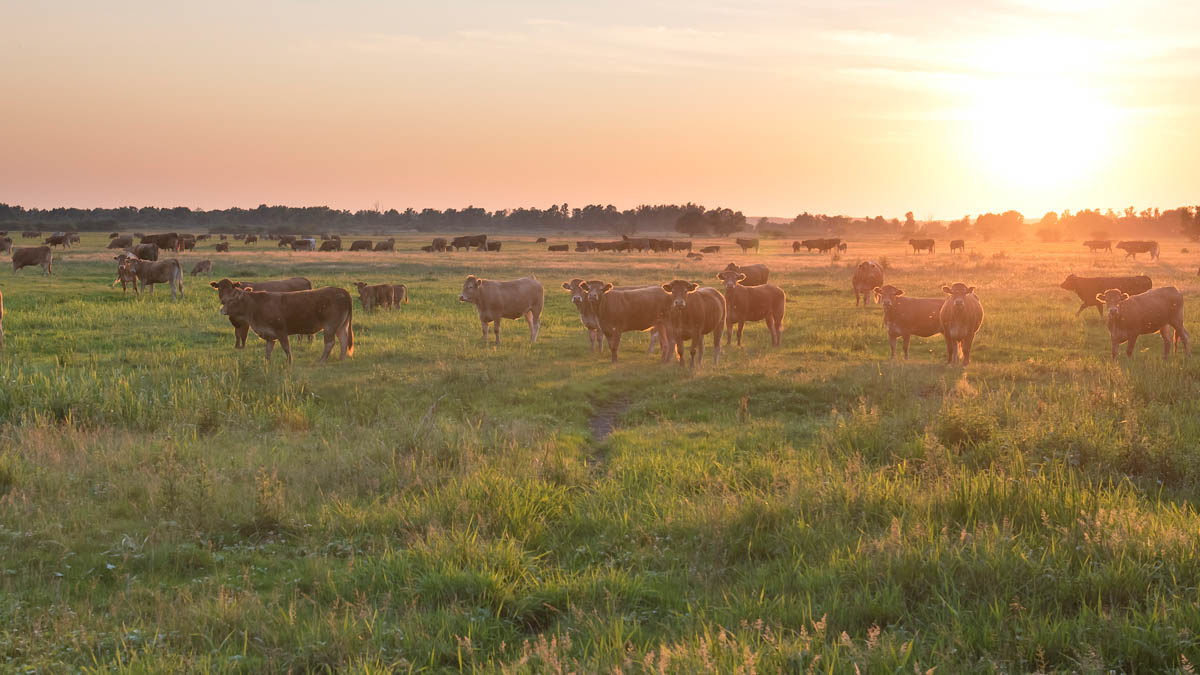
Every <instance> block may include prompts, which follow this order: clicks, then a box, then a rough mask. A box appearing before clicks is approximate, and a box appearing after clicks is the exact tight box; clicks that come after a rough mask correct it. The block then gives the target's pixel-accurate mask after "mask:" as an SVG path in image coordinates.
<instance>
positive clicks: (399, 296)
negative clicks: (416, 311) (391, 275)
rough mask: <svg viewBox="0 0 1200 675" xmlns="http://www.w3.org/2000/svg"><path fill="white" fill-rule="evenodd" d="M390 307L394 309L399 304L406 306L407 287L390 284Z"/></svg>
mask: <svg viewBox="0 0 1200 675" xmlns="http://www.w3.org/2000/svg"><path fill="white" fill-rule="evenodd" d="M392 289H393V292H392V298H393V302H392V306H393V307H396V306H399V305H401V304H405V305H407V304H408V286H405V285H404V284H392Z"/></svg>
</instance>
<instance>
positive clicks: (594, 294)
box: [580, 279, 613, 307]
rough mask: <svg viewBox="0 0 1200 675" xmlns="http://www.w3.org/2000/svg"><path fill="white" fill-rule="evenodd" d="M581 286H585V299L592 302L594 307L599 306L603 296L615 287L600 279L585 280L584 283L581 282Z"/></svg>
mask: <svg viewBox="0 0 1200 675" xmlns="http://www.w3.org/2000/svg"><path fill="white" fill-rule="evenodd" d="M580 287H581V288H583V292H584V294H585V295H584V296H583V297H584V300H586V301H587V302H588V303H589V304H591V306H592V307H598V306H599V305H600V298H601V296H603V295H604V294H605V293H607V292H609V291H611V290H612V289H613V285H612V284H610V283H607V282H604V281H600V280H599V279H592V280H591V281H585V282H584V283H582V284H580Z"/></svg>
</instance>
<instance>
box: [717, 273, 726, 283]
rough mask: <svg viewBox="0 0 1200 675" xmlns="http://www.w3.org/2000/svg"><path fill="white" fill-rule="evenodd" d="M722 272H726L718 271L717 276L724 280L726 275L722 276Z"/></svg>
mask: <svg viewBox="0 0 1200 675" xmlns="http://www.w3.org/2000/svg"><path fill="white" fill-rule="evenodd" d="M722 274H724V272H717V278H718V279H720V280H721V281H724V280H725V277H723V276H721V275H722Z"/></svg>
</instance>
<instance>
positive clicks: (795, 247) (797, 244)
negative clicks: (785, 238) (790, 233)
mask: <svg viewBox="0 0 1200 675" xmlns="http://www.w3.org/2000/svg"><path fill="white" fill-rule="evenodd" d="M799 252H800V242H798V241H793V242H792V253H799Z"/></svg>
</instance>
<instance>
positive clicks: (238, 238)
mask: <svg viewBox="0 0 1200 675" xmlns="http://www.w3.org/2000/svg"><path fill="white" fill-rule="evenodd" d="M233 238H234V240H235V241H242V240H244V239H245V238H246V235H245V234H244V233H239V234H235V235H233Z"/></svg>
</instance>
